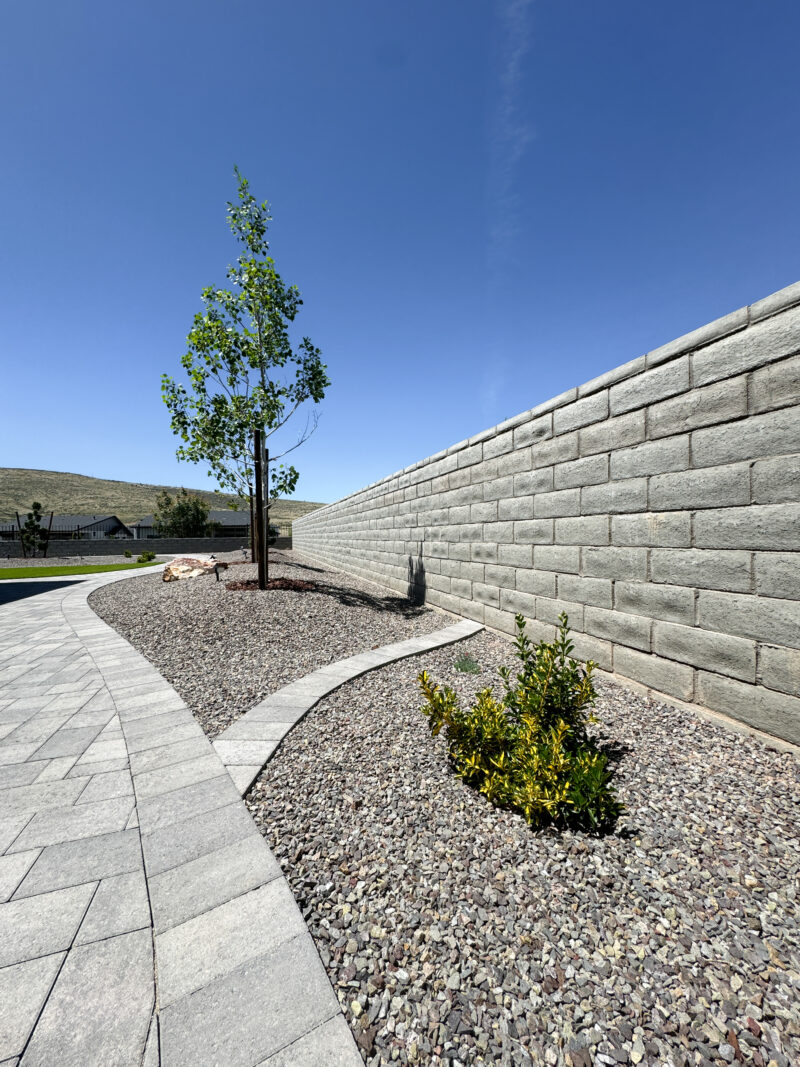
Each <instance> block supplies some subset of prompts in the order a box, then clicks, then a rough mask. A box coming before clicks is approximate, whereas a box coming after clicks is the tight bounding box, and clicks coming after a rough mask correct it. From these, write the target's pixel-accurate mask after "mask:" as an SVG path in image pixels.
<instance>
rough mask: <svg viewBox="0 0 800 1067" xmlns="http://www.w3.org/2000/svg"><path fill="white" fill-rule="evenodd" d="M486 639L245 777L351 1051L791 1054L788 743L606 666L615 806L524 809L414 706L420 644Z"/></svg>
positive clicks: (404, 672) (387, 673)
mask: <svg viewBox="0 0 800 1067" xmlns="http://www.w3.org/2000/svg"><path fill="white" fill-rule="evenodd" d="M130 584H131V585H133V583H130ZM142 584H143V582H141V581H140V582H137V583H136V587H137V589H138V588H141V586H142ZM204 595H205V594H204ZM209 595H213V594H209ZM376 640H378V638H377V637H376ZM463 652H469V653H471V654H472V655H473V656H474V657H475V658H476V659H477V661H478V662H479V664H480V665H481V668H482V672H481V674H478V675H470V674H464V673H461V672H458V671H456V670H455V669H454V666H453V664H454V661H455V659H456V658H457V656H458V655H459V654H460V653H463ZM503 662H513V658H512V649H511V646H510V645H509V644H508V642H506V641H504V640H502V639H500V638H498V637H496V636H494V635H491V634H488V633H482V634H479V635H478V636H476V637H474V638H471V639H470V640H469V641H465V642H461V643H460V644H458V645H456V646H451V647H449V648H444V649H440V650H437V651H435V652H431V653H428V654H426V655H424V656H421V657H417V658H415V659H413V660H406V661H402V662H399V663H396V664H392V665H389V666H387V667H385V668H382V669H381V670H379V671H375V672H373V673H371V674H368V675H365V676H363V677H362V678H359V679H356V680H354V681H352V682H350V683H348V684H347V685H346V686H344V687H343V688H341V689H340V690H338V691H337V692H336V693H334V694H332V695H331V696H330V697H328V698H327V699H326V700H325V701H324V702H322V703H321V704H319V705H318V706H317V707H316V708H315V709H313V710H312V711H311V712H310V713H309V715H308V716H307V717H306V718H305V720H304V721H303V723H302V724H301V725H300V726H299V727H298V728H297V729H295V730H294V731H293V732H292V733H291V734H290V735H289V736H288V737H287V738H286V740H285V741H284V742H283V744H282V745H281V748H280V749H279V751H278V752H277V753H276V755H275V757H274V758H273V760H272V761H271V762H270V763H269V764H268V766H267V767H266V768H265V770H264V772H263V773H262V774H261V776H260V777H259V779H258V780H257V782H256V783H255V784H254V786H253V788H252V790H251V792H250V793H249V794H248V797H247V804H248V807H249V809H250V811H251V813H252V814H253V816H254V818H255V819H256V821H257V823H258V824H259V826H260V828H261V830H262V832H263V834H264V836H265V837H266V839H267V841H268V843H269V844H270V846H271V848H272V849H273V851H274V852H275V855H276V856H277V858H278V860H279V861H280V864H281V866H282V868H283V871H284V873H285V874H286V877H287V878H288V880H289V884H290V885H291V887H292V890H293V892H294V894H295V896H296V898H297V900H298V902H299V904H300V906H301V908H302V910H303V914H304V916H305V917H306V921H307V922H308V925H309V927H310V929H311V932H312V934H313V936H314V938H315V941H316V944H317V947H318V949H319V952H320V955H321V956H322V959H323V962H324V964H325V966H326V968H327V970H328V974H329V975H330V978H331V981H332V983H333V985H334V988H335V989H336V990H337V993H338V995H339V999H340V1002H341V1004H342V1007H343V1009H344V1012H345V1015H346V1017H347V1020H348V1022H349V1024H350V1026H351V1028H352V1029H353V1032H354V1034H355V1035H356V1039H357V1041H358V1043H359V1046H360V1048H361V1050H362V1054H363V1057H364V1061H365V1063H366V1064H369V1065H370V1067H378V1065H380V1064H388V1063H401V1064H406V1063H412V1064H423V1065H428V1064H431V1065H439V1064H448V1065H451V1067H457V1065H458V1064H486V1065H488V1064H492V1065H522V1064H525V1065H527V1064H552V1065H556V1064H571V1065H573V1067H594V1065H599V1064H602V1065H606V1064H607V1065H609V1067H610V1065H613V1064H617V1063H621V1064H626V1063H632V1064H639V1063H642V1064H652V1065H656V1064H658V1065H662V1064H673V1065H685V1064H701V1065H708V1064H715V1065H716V1064H728V1063H738V1062H744V1063H750V1064H754V1065H756V1067H765V1065H772V1067H796V1065H798V1064H800V1012H799V1011H798V1004H800V923H799V922H798V918H799V914H798V913H799V908H798V888H799V886H800V841H798V825H800V818H799V817H800V764H798V762H797V761H796V760H795V758H794V757H793V756H792V755H789V754H785V753H778V752H776V751H774V750H772V749H769V748H768V747H766V746H765V745H764V744H762V743H760V742H759V741H756V740H754V739H752V738H750V737H742V736H740V735H738V734H735V733H732V732H730V731H728V730H726V729H724V728H723V727H721V726H717V725H714V724H713V723H711V722H708V721H706V720H704V719H701V718H698V717H696V716H693V715H692V714H691V713H689V712H687V711H684V710H678V709H676V708H673V707H670V706H668V705H665V704H660V703H656V702H654V701H651V700H649V699H647V698H645V697H643V696H639V695H638V694H634V693H632V692H630V691H628V690H626V689H624V688H622V687H620V686H617V685H614V684H612V683H610V682H602V681H601V682H600V683H598V689H599V690H600V693H601V696H600V700H599V702H598V706H597V712H598V714H599V716H600V717H601V720H602V725H601V726H600V727H598V728H596V729H597V730H599V732H600V735H601V736H602V737H603V738H604V739H606V740H608V741H609V742H612V743H613V744H614V745H615V746H617V752H618V765H617V784H618V793H619V796H620V799H621V800H622V801H623V802H624V803H625V804H626V806H627V809H628V810H627V813H626V815H625V816H623V818H622V819H621V820H620V823H619V825H618V827H617V828H616V830H615V832H614V833H613V834H609V835H607V836H605V837H601V838H598V837H592V836H590V835H587V834H583V833H576V832H564V833H561V834H557V833H554V832H553V831H542V832H538V833H534V832H532V831H531V830H530V829H529V828H528V827H527V826H526V824H525V823H524V821H523V820H522V819H521V818H520V817H519V816H517V815H515V814H513V813H511V812H507V811H501V810H498V809H495V808H493V807H491V806H490V805H489V804H488V803H487V802H486V801H485V800H484V799H483V798H482V797H480V796H479V795H478V794H476V793H474V792H472V791H471V790H470V789H468V788H467V787H466V786H464V785H463V784H462V783H461V782H460V781H459V780H458V779H457V778H456V777H455V776H454V775H453V773H452V771H451V770H450V769H449V767H448V765H447V760H446V747H445V741H444V738H443V737H439V738H436V739H433V738H431V736H430V732H429V730H428V726H427V722H426V720H425V719H424V717H423V716H422V715H421V714H420V712H419V706H420V703H421V698H420V694H419V691H418V689H417V686H416V681H415V679H416V675H417V673H418V672H419V671H420V670H421V669H422V668H423V667H424V668H425V669H427V670H428V671H429V673H430V674H431V676H432V677H433V678H434V679H436V680H439V681H443V682H446V683H448V684H450V685H453V686H454V687H455V688H457V689H458V690H459V691H460V693H461V694H462V695H471V694H472V693H473V692H474V691H475V690H476V689H478V688H482V687H484V686H486V685H491V684H493V683H495V682H496V680H497V679H496V674H495V673H494V672H495V669H496V667H497V666H498V665H499V664H500V663H503Z"/></svg>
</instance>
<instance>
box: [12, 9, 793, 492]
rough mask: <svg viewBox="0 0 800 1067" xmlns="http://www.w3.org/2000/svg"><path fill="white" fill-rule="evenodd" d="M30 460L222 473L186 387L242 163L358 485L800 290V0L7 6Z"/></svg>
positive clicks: (337, 487)
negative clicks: (181, 452) (181, 423)
mask: <svg viewBox="0 0 800 1067" xmlns="http://www.w3.org/2000/svg"><path fill="white" fill-rule="evenodd" d="M2 24H3V33H2V39H1V40H0V94H1V97H0V98H2V100H3V104H2V108H1V109H0V143H1V144H2V149H3V150H2V152H0V248H2V254H0V314H1V315H2V319H1V322H2V327H1V331H2V332H0V360H1V362H2V379H0V382H1V384H0V465H2V466H19V467H38V468H46V469H55V470H67V471H74V472H77V473H81V474H91V475H95V476H99V477H107V478H120V479H123V480H130V481H142V482H158V483H170V484H184V485H187V486H189V487H211V486H212V483H211V482H210V480H209V479H208V478H207V477H206V475H205V472H204V470H202V469H201V468H197V467H193V466H191V465H188V464H179V463H178V462H177V460H176V459H175V457H174V451H175V446H176V443H177V442H176V440H175V439H174V438H173V436H172V434H171V432H170V429H169V418H168V413H167V410H166V408H165V406H164V404H163V402H162V401H161V398H160V376H161V374H162V373H163V372H165V371H166V372H169V373H173V374H177V373H178V372H179V369H180V367H179V360H180V357H181V355H182V353H183V351H184V339H185V335H186V333H187V332H188V330H189V328H190V326H191V321H192V316H193V315H194V313H195V311H197V310H199V308H200V291H201V289H202V288H203V286H205V285H208V284H223V283H224V281H225V270H226V267H227V265H228V264H229V263H230V262H231V261H232V260H233V259H234V258H235V256H236V254H237V248H236V245H235V244H234V242H233V239H232V237H231V235H230V233H229V231H228V229H227V226H226V222H225V204H226V201H227V200H229V199H233V197H234V190H235V183H234V177H233V167H234V164H238V166H239V167H240V169H241V170H242V172H243V173H244V174H245V175H246V176H247V177H248V178H249V180H250V183H251V187H252V189H253V192H254V193H255V194H256V196H258V197H259V199H269V201H270V204H271V207H272V213H273V216H274V222H273V224H272V227H271V241H272V248H271V250H272V253H273V255H274V257H275V260H276V263H277V266H278V268H279V270H280V271H281V273H282V274H283V276H284V279H285V280H286V281H288V282H291V283H295V284H297V285H298V286H299V287H300V289H301V291H302V294H303V298H304V300H305V305H304V307H303V309H302V311H301V314H300V316H299V318H298V321H297V327H298V333H299V334H300V335H302V334H307V335H309V336H310V337H311V339H312V340H313V342H314V343H315V344H316V345H318V346H319V347H320V348H321V349H322V351H323V354H324V357H325V360H326V362H327V364H328V368H329V374H330V377H331V379H332V383H333V384H332V386H331V388H330V390H329V392H328V395H327V397H326V399H325V401H324V403H323V405H322V408H321V419H320V423H319V428H318V430H317V432H316V434H315V435H314V437H313V438H312V439H311V440H310V441H308V442H307V443H306V444H305V445H304V446H303V448H302V450H300V451H298V452H297V453H295V457H296V463H297V466H298V467H299V469H300V471H301V478H300V482H299V484H298V488H297V493H296V495H297V496H298V497H299V498H302V499H307V500H321V501H330V500H334V499H337V498H338V497H340V496H342V495H344V494H346V493H348V492H350V491H353V490H355V489H358V488H360V487H361V486H363V485H366V484H368V483H370V482H372V481H375V480H377V479H378V478H381V477H383V476H384V475H387V474H390V473H392V472H393V471H395V470H397V469H400V468H402V467H404V466H407V465H408V464H410V463H413V462H415V461H416V460H418V459H422V458H424V457H425V456H427V455H429V454H431V453H433V452H436V451H438V450H439V449H441V448H445V447H447V446H449V445H451V444H453V443H455V442H456V441H459V440H462V439H463V438H465V437H468V436H470V435H472V434H474V433H477V432H479V431H481V430H483V429H485V428H487V427H489V426H491V425H494V424H495V423H497V422H500V421H501V420H503V419H505V418H508V417H509V416H512V415H515V414H517V413H518V412H520V411H524V410H526V409H527V408H530V407H533V406H534V405H536V404H537V403H540V402H541V401H543V400H546V399H548V398H549V397H551V396H553V395H555V394H557V393H559V392H561V391H562V390H564V389H567V388H569V387H571V386H573V385H577V384H579V383H581V382H583V381H586V380H587V379H589V378H591V377H593V376H595V375H596V374H599V373H602V372H603V371H605V370H608V369H610V368H611V367H613V366H616V365H617V364H619V363H623V362H625V361H627V360H629V359H632V358H634V357H636V356H638V355H640V354H641V353H643V352H645V351H647V350H649V349H651V348H654V347H656V346H658V345H660V344H663V343H665V342H666V341H669V340H672V339H673V338H674V337H677V336H679V335H680V334H682V333H685V332H686V331H688V330H691V329H694V328H695V327H697V326H700V325H702V324H704V323H706V322H708V321H710V320H711V319H713V318H716V317H717V316H719V315H722V314H725V313H727V312H728V311H732V310H734V309H735V308H738V307H740V306H742V305H743V304H747V303H750V302H752V301H753V300H756V299H759V298H760V297H763V296H766V295H767V294H768V293H771V292H773V291H775V290H776V289H780V288H782V287H783V286H785V285H788V284H790V283H792V282H794V281H797V280H798V278H800V198H798V195H797V191H798V172H799V171H800V128H799V127H800V75H798V65H797V41H798V39H800V5H798V4H797V3H796V0H770V3H760V2H757V0H752V2H742V0H702V2H700V3H698V2H697V0H670V2H669V3H666V2H664V3H655V2H654V3H641V0H624V2H623V0H619V2H618V0H602V2H599V0H580V2H572V0H498V2H489V0H486V2H481V0H425V2H421V0H406V2H404V3H401V4H389V3H385V2H381V0H337V2H336V3H334V2H332V0H313V2H312V0H293V2H292V3H291V4H285V3H281V4H279V3H276V2H273V0H225V2H224V3H223V2H222V0H213V2H212V0H168V2H167V3H164V2H163V0H159V2H158V3H156V2H155V0H137V2H136V3H131V4H109V3H107V2H105V0H70V2H69V3H63V2H62V0H43V2H40V3H37V4H11V3H7V4H4V5H3V18H2Z"/></svg>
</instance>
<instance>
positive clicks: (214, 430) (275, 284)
mask: <svg viewBox="0 0 800 1067" xmlns="http://www.w3.org/2000/svg"><path fill="white" fill-rule="evenodd" d="M235 174H236V178H237V182H238V194H239V200H238V203H236V204H232V203H230V202H229V203H228V216H227V217H228V224H229V226H230V229H231V231H232V233H233V235H234V237H235V238H236V240H237V241H238V242H239V243H240V244H242V245H243V246H244V250H243V251H242V253H241V254H240V255H239V257H238V259H237V261H236V264H235V265H234V266H231V267H229V268H228V273H227V277H228V281H229V282H230V285H231V288H230V289H217V288H215V287H213V286H209V287H208V288H206V289H204V290H203V293H202V299H203V305H204V308H203V311H201V312H198V313H197V314H196V315H195V317H194V324H193V326H192V330H191V332H190V333H189V335H188V337H187V341H188V344H189V348H188V351H187V352H186V354H185V355H184V356H183V358H182V359H181V364H182V366H183V368H184V370H185V371H186V372H187V375H188V385H184V384H183V383H180V382H176V381H175V380H174V379H173V378H171V377H170V376H169V375H167V374H165V375H163V376H162V379H161V382H162V396H163V398H164V402H165V403H166V405H167V407H168V409H169V412H170V415H171V426H172V430H173V433H175V434H177V435H178V436H179V437H180V438H181V441H182V442H183V443H182V444H181V445H180V446H179V447H178V449H177V452H176V455H177V456H178V458H179V459H186V460H189V461H190V462H192V463H200V462H203V463H206V464H208V466H209V468H210V470H209V474H210V475H211V476H212V477H214V478H216V480H217V482H218V484H219V486H220V488H221V489H227V490H232V491H233V492H235V493H237V494H238V495H239V496H240V497H248V496H250V495H251V493H252V485H253V473H254V465H253V434H254V431H255V430H256V429H261V430H262V432H263V433H264V435H265V437H266V438H269V437H270V436H271V435H272V434H274V433H276V432H277V431H278V430H280V429H281V428H282V427H283V426H285V425H286V423H287V422H288V420H289V419H290V418H291V416H292V415H293V414H294V413H295V412H296V411H297V410H298V409H299V408H300V407H301V406H302V405H303V404H306V402H309V401H310V402H311V403H312V404H314V405H316V404H318V403H319V402H320V401H321V400H322V398H323V397H324V395H325V389H326V388H327V386H328V385H330V381H329V379H328V376H327V373H326V370H327V368H326V366H325V364H324V363H323V362H322V360H321V358H320V356H321V353H320V350H319V349H318V348H315V347H314V345H312V343H311V341H310V340H309V339H308V337H304V338H303V339H302V341H301V342H300V343H299V345H297V347H296V348H293V346H292V342H291V339H290V336H289V326H290V324H291V323H292V322H294V320H295V317H296V316H297V313H298V310H299V308H300V305H301V304H302V300H301V299H300V292H299V290H298V289H297V287H296V286H294V285H286V284H285V283H284V281H283V279H282V278H281V276H280V274H278V272H277V270H276V269H275V262H274V260H273V259H272V257H271V256H268V255H267V251H268V249H269V242H268V240H267V225H268V223H269V222H270V221H271V219H272V216H271V215H270V213H269V205H268V203H267V202H266V201H264V202H263V203H261V204H259V203H258V202H257V201H256V199H255V198H254V197H253V196H252V194H251V193H250V189H249V185H248V182H247V180H246V179H245V178H243V177H242V175H241V174H240V173H239V169H238V167H237V168H236V169H235ZM316 424H317V418H316V416H315V415H314V414H313V408H312V414H311V415H310V416H309V418H308V419H307V420H306V424H305V428H304V429H303V430H302V431H301V432H300V434H299V437H298V440H297V441H296V442H295V443H294V444H293V445H291V447H289V448H287V449H284V450H283V451H282V452H280V453H279V454H278V455H272V456H271V457H270V458H271V460H280V459H281V458H282V457H283V456H285V455H286V454H287V453H288V452H291V451H293V450H294V449H295V448H297V447H298V446H299V445H300V444H302V442H303V441H305V440H306V439H307V438H308V436H309V435H310V434H311V433H312V432H313V431H314V429H315V428H316ZM297 478H298V472H297V470H296V469H295V468H294V467H293V466H285V465H284V464H282V463H274V462H271V463H270V485H269V488H268V492H269V496H270V497H271V498H273V499H274V498H275V497H277V496H286V495H288V494H290V493H291V492H292V491H293V490H294V488H295V485H296V484H297Z"/></svg>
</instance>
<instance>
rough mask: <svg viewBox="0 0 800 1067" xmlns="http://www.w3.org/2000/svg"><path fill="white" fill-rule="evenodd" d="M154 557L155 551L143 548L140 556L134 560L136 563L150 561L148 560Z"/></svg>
mask: <svg viewBox="0 0 800 1067" xmlns="http://www.w3.org/2000/svg"><path fill="white" fill-rule="evenodd" d="M155 558H156V554H155V552H151V551H150V549H149V548H146V549H145V550H144V552H142V554H141V556H139V557H137V560H136V562H137V563H150V561H151V560H154V559H155Z"/></svg>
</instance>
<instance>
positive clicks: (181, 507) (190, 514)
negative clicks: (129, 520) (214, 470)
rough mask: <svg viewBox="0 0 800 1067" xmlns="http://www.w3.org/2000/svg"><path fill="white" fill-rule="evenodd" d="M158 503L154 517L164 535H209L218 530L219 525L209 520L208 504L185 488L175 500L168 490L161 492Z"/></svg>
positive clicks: (158, 528)
mask: <svg viewBox="0 0 800 1067" xmlns="http://www.w3.org/2000/svg"><path fill="white" fill-rule="evenodd" d="M157 505H158V511H157V512H156V514H155V515H154V516H153V518H154V520H155V526H156V530H157V531H158V533H159V534H161V536H162V537H209V536H211V535H212V534H214V533H215V532H216V530H217V525H216V524H215V523H211V522H209V521H208V504H206V502H205V501H204V500H201V498H200V497H199V496H190V495H189V493H187V492H186V490H185V489H181V490H180V492H179V493H178V494H177V495H176V497H175V499H174V500H173V499H172V497H171V496H170V495H169V493H167V492H166V491H164V492H163V493H159V494H158V500H157Z"/></svg>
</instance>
